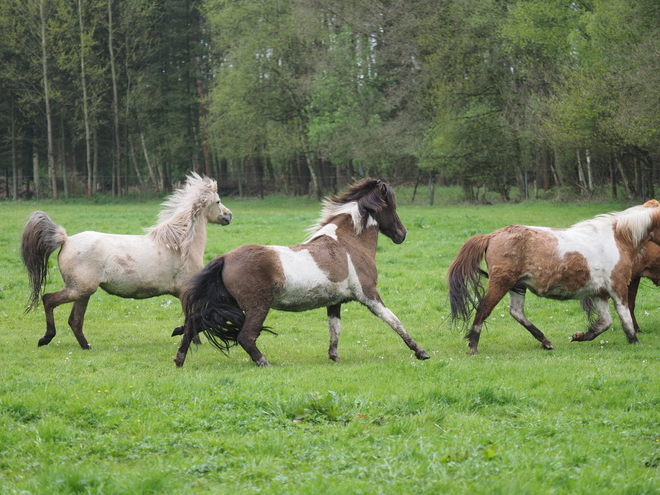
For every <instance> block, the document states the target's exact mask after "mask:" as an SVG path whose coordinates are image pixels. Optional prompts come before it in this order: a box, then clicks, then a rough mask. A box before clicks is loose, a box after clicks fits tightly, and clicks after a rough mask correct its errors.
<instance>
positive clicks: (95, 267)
mask: <svg viewBox="0 0 660 495" xmlns="http://www.w3.org/2000/svg"><path fill="white" fill-rule="evenodd" d="M217 189H218V185H217V183H216V181H215V180H213V179H211V178H208V177H200V176H199V175H197V174H196V173H192V174H191V175H189V176H188V177H187V180H186V184H185V186H184V187H183V188H181V189H179V190H177V191H175V192H174V193H173V194H172V195H171V196H170V197H169V198H168V199H167V200H166V201H165V202H164V203H163V206H165V209H163V210H162V211H161V212H160V214H159V216H158V219H159V222H158V224H157V225H155V226H153V227H150V228H148V229H146V230H147V234H146V235H116V234H105V233H102V232H92V231H88V232H81V233H79V234H76V235H72V236H67V234H66V230H64V228H63V227H61V226H60V225H57V224H56V223H55V222H53V221H52V220H51V219H50V217H49V216H48V215H47V214H46V213H44V212H43V211H36V212H34V213H33V214H32V215H31V216H30V219H29V220H28V223H27V225H26V226H25V229H24V230H23V236H22V241H21V256H22V258H23V263H24V264H25V267H26V268H27V271H28V275H29V278H30V285H31V288H32V293H31V296H30V302H29V305H28V308H27V310H26V311H29V310H31V309H34V308H35V307H36V306H37V304H38V302H39V296H40V294H41V293H42V292H43V289H44V286H45V285H46V279H47V276H48V258H49V257H50V255H51V254H52V253H53V252H54V251H55V250H57V248H61V249H60V252H59V255H58V257H57V262H58V265H59V269H60V273H61V274H62V278H63V279H64V287H63V288H62V289H60V290H58V291H57V292H51V293H49V294H44V295H43V298H42V299H43V304H44V311H45V313H46V333H45V334H44V336H43V337H41V339H39V346H42V345H46V344H49V343H50V341H51V340H53V337H55V333H56V330H55V317H54V315H53V310H54V309H55V308H56V307H58V306H59V305H61V304H66V303H70V302H73V307H72V309H71V315H70V316H69V326H70V327H71V330H73V334H74V335H75V336H76V339H77V340H78V343H79V344H80V347H82V348H83V349H89V348H90V345H89V343H88V342H87V339H86V338H85V335H84V334H83V330H82V329H83V321H84V318H85V311H86V310H87V303H88V302H89V298H90V296H91V295H92V294H94V293H95V292H96V290H97V289H98V288H99V287H101V288H102V289H103V290H105V291H106V292H107V293H109V294H113V295H115V296H120V297H126V298H134V299H145V298H149V297H155V296H161V295H164V294H169V295H172V296H175V297H177V298H180V296H181V292H182V290H183V284H184V283H185V282H187V281H188V279H189V278H190V277H191V276H192V275H193V274H195V273H197V272H199V271H200V270H201V269H202V268H203V267H204V247H205V246H206V223H207V222H211V223H218V224H220V225H228V224H229V222H231V218H232V213H231V211H230V210H229V209H228V208H226V207H225V206H224V205H223V204H222V203H221V202H220V198H219V197H218V193H217ZM177 333H178V334H180V333H181V332H177V330H175V334H177Z"/></svg>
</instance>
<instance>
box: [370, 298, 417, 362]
mask: <svg viewBox="0 0 660 495" xmlns="http://www.w3.org/2000/svg"><path fill="white" fill-rule="evenodd" d="M367 307H368V308H369V310H370V311H371V312H372V313H373V314H374V315H376V316H377V317H378V318H380V319H381V320H383V321H384V322H385V323H387V324H388V325H389V326H390V327H392V329H393V330H394V331H395V332H396V333H397V334H399V337H401V338H402V339H403V341H404V342H405V343H406V345H407V346H408V348H410V350H411V351H413V352H414V353H415V357H416V358H417V359H428V358H429V357H430V356H429V355H428V354H427V353H426V351H425V350H424V349H422V348H421V347H420V346H419V345H417V342H415V341H414V340H413V338H412V337H411V336H410V334H409V333H408V332H406V329H405V328H403V325H402V324H401V322H400V321H399V319H398V318H397V317H396V315H395V314H394V313H392V311H391V310H390V309H389V308H388V307H387V306H385V305H384V304H383V303H382V302H381V301H378V300H376V301H374V300H372V301H369V302H368V303H367Z"/></svg>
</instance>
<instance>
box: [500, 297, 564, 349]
mask: <svg viewBox="0 0 660 495" xmlns="http://www.w3.org/2000/svg"><path fill="white" fill-rule="evenodd" d="M525 292H527V289H525V288H524V287H522V288H520V289H518V288H515V289H512V290H510V291H509V298H510V302H509V314H510V315H511V316H512V317H513V319H514V320H516V321H517V322H518V323H520V324H521V325H522V326H523V327H525V328H526V329H527V331H528V332H529V333H531V334H532V335H533V336H534V338H535V339H536V340H538V341H539V342H540V343H541V347H543V348H544V349H554V348H555V347H554V346H553V345H552V343H551V342H550V341H549V340H548V339H547V338H546V336H545V335H543V332H541V330H539V329H538V328H536V327H535V326H534V324H533V323H532V322H531V321H529V320H528V319H527V316H525Z"/></svg>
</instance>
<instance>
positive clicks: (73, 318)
mask: <svg viewBox="0 0 660 495" xmlns="http://www.w3.org/2000/svg"><path fill="white" fill-rule="evenodd" d="M89 297H90V296H85V297H81V298H80V299H77V300H75V301H73V307H72V308H71V314H70V315H69V326H70V327H71V330H72V331H73V335H75V336H76V339H77V340H78V343H79V344H80V347H82V348H83V349H91V348H92V346H91V345H89V343H88V342H87V339H86V338H85V335H84V334H83V331H82V329H83V322H84V321H85V311H87V303H89Z"/></svg>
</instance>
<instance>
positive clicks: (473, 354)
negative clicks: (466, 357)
mask: <svg viewBox="0 0 660 495" xmlns="http://www.w3.org/2000/svg"><path fill="white" fill-rule="evenodd" d="M478 353H479V352H478V351H477V350H476V349H472V348H470V356H476V355H477V354H478Z"/></svg>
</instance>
